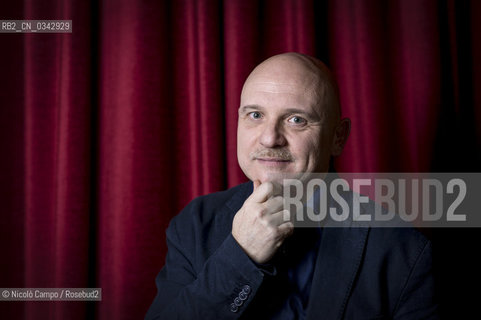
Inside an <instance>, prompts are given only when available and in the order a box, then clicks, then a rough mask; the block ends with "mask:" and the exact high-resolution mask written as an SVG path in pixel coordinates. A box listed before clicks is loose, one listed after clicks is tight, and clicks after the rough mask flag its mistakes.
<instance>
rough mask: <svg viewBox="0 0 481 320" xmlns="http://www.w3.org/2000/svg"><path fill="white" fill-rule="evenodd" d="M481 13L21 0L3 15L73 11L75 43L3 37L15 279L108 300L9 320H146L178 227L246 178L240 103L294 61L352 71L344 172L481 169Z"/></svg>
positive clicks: (5, 279)
mask: <svg viewBox="0 0 481 320" xmlns="http://www.w3.org/2000/svg"><path fill="white" fill-rule="evenodd" d="M480 13H481V3H480V2H479V1H474V0H473V1H462V2H460V1H454V0H446V1H418V0H408V1H403V0H397V1H382V0H381V1H354V0H351V1H348V0H332V1H322V2H318V1H314V0H311V1H308V0H306V1H303V0H275V1H274V0H269V1H251V0H229V1H207V0H199V1H194V0H184V1H127V0H120V1H118V0H116V1H114V0H103V1H100V2H97V1H91V2H87V1H74V0H66V1H63V0H49V1H35V0H24V2H23V3H21V2H20V3H16V2H12V1H10V2H3V3H2V4H0V18H1V19H69V20H73V33H71V34H0V46H1V49H0V72H1V74H0V151H1V157H0V175H1V176H0V200H1V204H0V205H1V212H2V214H1V219H0V250H1V251H0V252H1V253H2V263H1V264H0V287H12V288H16V287H41V288H43V287H79V288H83V287H101V288H102V290H103V299H102V301H101V302H89V303H86V302H52V303H50V302H35V303H23V302H10V303H5V302H4V303H0V309H1V311H0V314H1V315H2V317H6V318H8V319H10V318H12V319H14V318H15V319H21V318H24V319H44V318H49V319H83V318H89V319H92V318H99V319H137V318H141V317H143V315H144V314H145V312H146V310H147V308H148V306H149V304H150V303H151V301H152V299H153V297H154V294H155V286H154V278H155V275H156V274H157V272H158V271H159V270H160V268H161V266H162V264H163V259H164V256H165V253H166V246H165V234H164V231H165V229H166V227H167V225H168V222H169V220H170V219H171V217H172V216H174V215H175V214H176V213H177V212H178V211H179V210H180V209H181V208H182V207H183V206H184V205H185V204H186V203H187V202H188V201H190V200H191V199H192V198H194V197H195V196H198V195H201V194H206V193H210V192H214V191H218V190H222V189H225V188H227V187H230V186H234V185H236V184H238V183H240V182H243V181H245V177H244V176H243V174H242V172H241V170H240V169H239V167H238V165H237V158H236V121H237V108H238V103H239V94H240V91H241V88H242V84H243V81H244V80H245V78H246V76H247V75H248V73H249V72H250V70H252V68H253V67H254V66H255V65H256V64H257V63H259V62H260V61H262V60H263V59H265V58H267V57H269V56H271V55H273V54H276V53H281V52H286V51H298V52H302V53H306V54H310V55H314V56H317V57H319V58H321V59H322V60H324V61H325V62H326V63H327V64H328V65H329V66H330V67H331V68H332V70H333V72H334V73H335V75H336V77H337V79H338V82H339V86H340V92H341V102H342V106H343V114H344V115H345V116H348V117H350V118H351V120H352V123H353V127H352V133H351V137H350V139H349V141H348V143H347V145H346V149H345V153H344V154H343V156H342V157H341V158H339V159H338V160H337V170H338V171H351V172H365V171H368V172H369V171H371V172H375V171H479V170H480V163H481V126H479V124H481V44H480V41H479V39H478V37H479V36H476V34H477V32H476V30H478V32H479V30H481V22H480V19H479V14H480ZM473 238H474V236H473ZM453 250H454V249H453ZM445 257H446V258H445V259H444V260H443V259H440V260H441V261H444V262H446V261H451V260H450V259H448V258H449V257H448V256H445ZM457 259H458V260H457V261H459V259H461V260H462V258H461V257H457ZM464 262H469V261H468V260H466V261H464ZM453 265H454V262H453ZM478 279H479V278H478Z"/></svg>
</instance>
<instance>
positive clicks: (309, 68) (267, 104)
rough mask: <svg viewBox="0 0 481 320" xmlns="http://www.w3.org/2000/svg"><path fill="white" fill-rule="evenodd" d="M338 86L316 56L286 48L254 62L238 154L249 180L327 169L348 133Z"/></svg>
mask: <svg viewBox="0 0 481 320" xmlns="http://www.w3.org/2000/svg"><path fill="white" fill-rule="evenodd" d="M349 129H350V122H349V119H342V120H341V118H340V106H339V97H338V92H337V86H336V84H335V82H334V80H333V78H332V76H331V74H330V72H329V70H328V69H327V67H326V66H325V65H324V64H323V63H322V62H321V61H319V60H317V59H315V58H312V57H309V56H306V55H301V54H298V53H285V54H280V55H277V56H274V57H271V58H269V59H267V60H266V61H264V62H262V63H261V64H260V65H258V66H257V67H256V68H255V69H254V70H253V71H252V73H251V74H250V75H249V77H248V78H247V80H246V82H245V83H244V87H243V89H242V94H241V102H240V108H239V122H238V128H237V158H238V161H239V165H240V167H241V168H242V170H243V171H244V173H245V174H246V176H247V177H248V178H249V179H251V180H260V181H261V182H265V181H270V180H272V179H273V178H275V177H276V176H278V175H279V174H286V173H287V174H288V173H301V172H327V170H328V168H329V160H330V158H331V156H337V155H339V154H340V153H341V151H342V148H343V147H344V144H345V142H346V139H347V136H348V135H349Z"/></svg>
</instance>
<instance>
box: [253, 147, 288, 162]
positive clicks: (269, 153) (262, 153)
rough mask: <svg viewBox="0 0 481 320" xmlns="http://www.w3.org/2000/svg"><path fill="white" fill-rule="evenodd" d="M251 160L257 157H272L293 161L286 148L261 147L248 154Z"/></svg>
mask: <svg viewBox="0 0 481 320" xmlns="http://www.w3.org/2000/svg"><path fill="white" fill-rule="evenodd" d="M250 157H251V159H252V160H254V159H258V158H274V159H279V160H282V161H293V160H294V157H293V156H292V154H291V153H290V152H289V150H287V149H261V150H256V151H254V152H252V153H251V154H250Z"/></svg>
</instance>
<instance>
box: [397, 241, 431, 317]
mask: <svg viewBox="0 0 481 320" xmlns="http://www.w3.org/2000/svg"><path fill="white" fill-rule="evenodd" d="M434 294H435V290H434V280H433V272H432V249H431V242H429V241H426V243H425V245H424V246H423V247H422V248H421V250H420V252H419V254H418V258H417V259H416V262H415V263H414V266H413V268H412V269H411V272H410V273H409V276H408V277H407V279H406V282H405V285H404V288H403V290H402V293H401V296H400V298H399V300H398V303H397V306H396V308H395V313H394V317H393V318H394V319H396V320H408V319H439V315H438V305H437V303H436V298H435V296H434Z"/></svg>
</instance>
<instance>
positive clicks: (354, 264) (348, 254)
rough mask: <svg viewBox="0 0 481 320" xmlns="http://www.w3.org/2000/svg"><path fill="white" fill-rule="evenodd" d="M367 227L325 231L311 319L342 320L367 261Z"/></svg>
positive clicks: (311, 301)
mask: <svg viewBox="0 0 481 320" xmlns="http://www.w3.org/2000/svg"><path fill="white" fill-rule="evenodd" d="M368 233H369V228H367V227H347V228H329V227H327V228H323V230H322V235H321V244H320V248H319V253H318V257H317V262H316V268H315V271H314V276H313V282H312V289H311V295H310V298H309V305H308V308H307V319H341V318H342V315H343V313H344V309H345V307H346V303H347V300H348V298H349V294H350V292H351V289H352V286H353V283H354V280H355V278H356V275H357V272H358V269H359V266H360V264H361V260H362V257H363V252H364V246H365V243H366V238H367V235H368Z"/></svg>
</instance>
